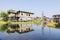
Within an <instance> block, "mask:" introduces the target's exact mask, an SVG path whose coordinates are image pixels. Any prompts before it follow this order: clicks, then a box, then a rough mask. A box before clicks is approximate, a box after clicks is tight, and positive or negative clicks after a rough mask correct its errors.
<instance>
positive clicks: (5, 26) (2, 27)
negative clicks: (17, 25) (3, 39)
mask: <svg viewBox="0 0 60 40" xmlns="http://www.w3.org/2000/svg"><path fill="white" fill-rule="evenodd" d="M7 28H8V26H7V25H6V24H5V25H2V26H1V29H0V31H1V32H4V31H6V29H7Z"/></svg>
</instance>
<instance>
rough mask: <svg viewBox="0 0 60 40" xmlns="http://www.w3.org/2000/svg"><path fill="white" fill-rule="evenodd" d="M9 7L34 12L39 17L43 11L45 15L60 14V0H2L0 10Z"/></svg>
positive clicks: (0, 0)
mask: <svg viewBox="0 0 60 40" xmlns="http://www.w3.org/2000/svg"><path fill="white" fill-rule="evenodd" d="M9 9H14V10H16V11H18V10H22V11H28V12H32V13H34V16H39V17H41V15H42V11H43V13H44V15H45V16H47V17H52V16H53V15H55V14H60V0H0V11H6V10H9Z"/></svg>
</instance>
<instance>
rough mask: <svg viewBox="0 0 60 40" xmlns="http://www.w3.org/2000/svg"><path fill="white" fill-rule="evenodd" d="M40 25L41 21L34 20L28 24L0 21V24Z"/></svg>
mask: <svg viewBox="0 0 60 40" xmlns="http://www.w3.org/2000/svg"><path fill="white" fill-rule="evenodd" d="M7 23H8V24H9V23H11V24H32V23H34V24H41V21H40V20H34V21H28V22H13V21H9V22H6V21H0V24H7Z"/></svg>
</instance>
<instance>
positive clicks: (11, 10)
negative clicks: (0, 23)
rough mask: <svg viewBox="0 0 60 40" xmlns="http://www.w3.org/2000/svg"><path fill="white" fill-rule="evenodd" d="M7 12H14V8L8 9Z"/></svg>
mask: <svg viewBox="0 0 60 40" xmlns="http://www.w3.org/2000/svg"><path fill="white" fill-rule="evenodd" d="M7 12H15V10H13V9H10V10H8V11H7Z"/></svg>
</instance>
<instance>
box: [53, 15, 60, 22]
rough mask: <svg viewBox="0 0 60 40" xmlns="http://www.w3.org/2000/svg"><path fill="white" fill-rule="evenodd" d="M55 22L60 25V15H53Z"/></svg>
mask: <svg viewBox="0 0 60 40" xmlns="http://www.w3.org/2000/svg"><path fill="white" fill-rule="evenodd" d="M53 21H54V22H57V23H60V15H53Z"/></svg>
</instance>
